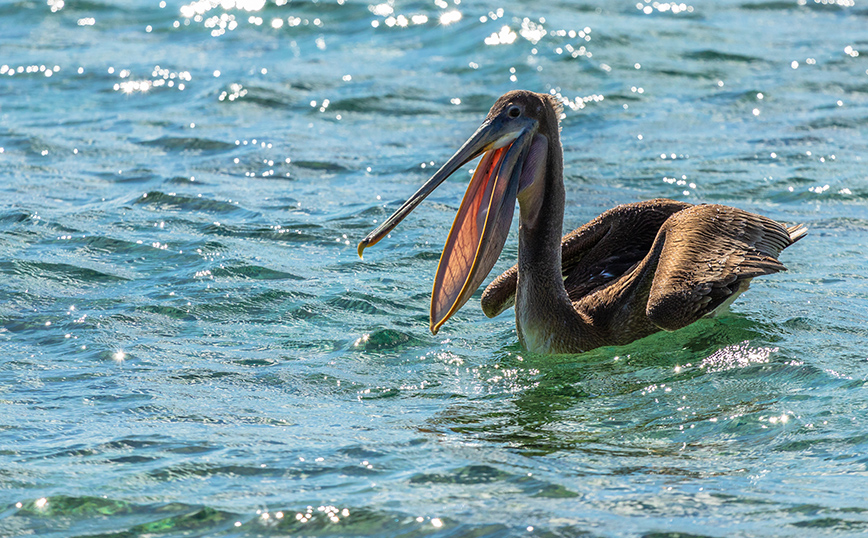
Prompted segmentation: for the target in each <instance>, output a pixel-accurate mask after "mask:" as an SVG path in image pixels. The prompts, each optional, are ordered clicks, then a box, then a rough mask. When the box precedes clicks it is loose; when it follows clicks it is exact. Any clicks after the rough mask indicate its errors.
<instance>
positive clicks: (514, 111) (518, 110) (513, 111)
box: [506, 105, 521, 118]
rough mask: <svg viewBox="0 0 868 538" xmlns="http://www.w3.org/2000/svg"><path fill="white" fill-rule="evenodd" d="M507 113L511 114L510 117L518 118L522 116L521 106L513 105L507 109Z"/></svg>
mask: <svg viewBox="0 0 868 538" xmlns="http://www.w3.org/2000/svg"><path fill="white" fill-rule="evenodd" d="M506 115H507V116H509V117H510V118H517V117H519V116H521V108H519V107H518V105H512V106H511V107H509V109H508V110H507V111H506Z"/></svg>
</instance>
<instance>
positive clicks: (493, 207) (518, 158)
mask: <svg viewBox="0 0 868 538" xmlns="http://www.w3.org/2000/svg"><path fill="white" fill-rule="evenodd" d="M545 143H546V140H545V137H543V136H540V135H536V122H531V121H525V122H521V121H515V120H513V121H509V120H507V119H505V118H502V117H500V116H496V117H494V118H489V119H488V120H486V121H485V123H483V124H482V125H481V126H480V127H479V129H477V130H476V132H475V133H474V134H473V136H471V137H470V139H468V140H467V142H465V143H464V145H462V146H461V148H460V149H459V150H458V151H457V152H456V153H455V155H453V156H452V157H451V158H450V159H449V160H448V161H447V162H446V164H444V165H443V166H442V167H441V168H440V169H439V170H438V171H437V172H436V173H435V174H434V175H433V176H431V179H429V180H428V181H427V182H426V183H425V184H424V185H423V186H422V187H421V188H420V189H419V190H418V191H416V193H415V194H414V195H413V196H412V197H411V198H410V199H409V200H407V201H406V202H405V203H404V205H402V206H401V207H400V208H399V209H398V210H397V211H396V212H395V213H394V214H393V215H392V216H391V217H389V218H388V219H386V221H385V222H383V224H381V225H380V226H379V227H378V228H377V229H376V230H374V231H373V232H371V233H370V234H368V235H367V236H366V237H365V238H364V239H363V240H362V241H361V242H360V243H359V256H361V255H362V251H363V250H364V249H365V248H366V247H368V246H370V245H373V244H375V243H377V242H378V241H379V240H380V239H382V238H383V237H385V236H386V235H387V234H388V233H389V232H390V231H392V229H393V228H394V227H395V226H397V225H398V223H399V222H401V220H403V219H404V217H406V216H407V215H408V214H409V213H410V212H411V211H413V209H415V208H416V207H417V206H418V205H419V204H420V203H421V202H422V200H424V199H425V197H426V196H428V195H429V194H431V192H433V191H434V189H436V188H437V187H438V186H439V185H440V184H441V183H442V182H443V181H444V180H445V179H446V178H447V177H449V176H450V175H452V174H453V173H454V172H455V171H456V170H458V169H459V168H461V166H463V165H464V164H466V163H467V162H468V161H470V160H472V159H474V158H475V157H477V156H479V155H480V154H484V155H483V157H482V159H481V160H480V161H479V165H478V166H477V167H476V171H475V172H474V173H473V177H472V178H471V180H470V185H469V186H468V187H467V192H466V193H465V194H464V200H463V201H462V202H461V206H460V207H459V209H458V214H457V215H456V216H455V221H454V222H453V224H452V229H451V230H449V236H448V238H447V239H446V245H445V246H444V247H443V254H442V255H441V256H440V263H439V265H438V266H437V275H436V276H435V277H434V289H433V292H432V295H431V332H432V333H433V334H437V331H438V330H439V329H440V327H441V326H442V325H443V323H445V322H446V320H447V319H449V317H450V316H452V314H454V313H455V312H456V311H458V309H459V308H461V307H462V306H463V305H464V304H465V303H466V302H467V300H468V299H470V297H471V296H472V295H473V292H475V291H476V289H477V288H479V285H480V284H481V283H482V281H483V280H484V279H485V277H486V276H488V273H489V272H490V271H491V268H492V267H493V266H494V263H495V262H496V261H497V258H498V256H499V255H500V252H501V250H502V249H503V245H504V243H505V242H506V237H507V235H508V233H509V227H510V225H511V224H512V215H513V213H514V212H515V200H516V196H517V194H518V191H519V188H520V185H521V188H523V187H525V186H526V183H527V182H528V181H529V180H528V179H527V178H532V177H537V176H538V173H537V172H538V168H539V167H540V166H544V164H541V163H542V161H544V159H540V158H538V157H537V156H536V155H535V158H533V159H531V161H533V166H532V168H534V170H525V171H524V172H523V166H522V163H523V162H524V161H525V160H526V158H527V156H528V153H529V152H530V151H532V149H531V148H532V146H533V153H534V154H539V152H540V151H539V150H540V149H542V153H543V154H545V149H544V148H545V146H544V145H542V146H541V144H545ZM531 181H532V179H531Z"/></svg>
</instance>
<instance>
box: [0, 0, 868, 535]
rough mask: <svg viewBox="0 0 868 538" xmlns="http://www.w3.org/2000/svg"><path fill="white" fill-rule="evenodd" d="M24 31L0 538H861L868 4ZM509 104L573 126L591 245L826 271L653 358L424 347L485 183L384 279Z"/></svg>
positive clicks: (576, 220)
mask: <svg viewBox="0 0 868 538" xmlns="http://www.w3.org/2000/svg"><path fill="white" fill-rule="evenodd" d="M0 20H2V28H3V31H2V32H0V163H2V177H3V180H2V181H0V272H2V279H0V405H2V407H0V535H2V536H26V535H37V536H43V537H52V536H57V537H60V536H64V537H66V536H159V537H170V536H287V535H290V536H383V537H385V536H405V537H410V536H477V537H481V536H492V537H495V536H496V537H500V536H684V535H692V536H715V537H723V536H727V537H730V536H742V537H746V536H824V535H828V536H833V535H834V536H851V535H852V536H855V535H861V534H863V533H866V532H868V503H866V502H865V499H866V498H868V486H866V484H868V481H866V474H868V472H866V471H868V458H866V456H865V454H866V452H868V424H866V416H868V415H866V410H868V386H866V379H868V362H866V360H868V352H866V350H865V342H866V337H868V329H866V324H865V322H866V312H868V282H866V269H865V267H866V261H868V259H866V254H865V245H866V244H868V209H866V202H868V174H866V167H865V162H864V159H866V158H868V137H866V132H868V131H866V129H865V125H866V118H868V59H866V58H868V39H866V33H865V28H866V24H868V9H866V6H865V5H864V4H863V3H862V2H860V1H857V2H851V1H843V0H841V1H838V2H835V1H823V2H815V1H813V0H797V1H780V2H750V1H742V2H737V1H718V2H703V3H699V4H676V3H658V2H654V3H649V2H644V1H640V2H638V3H637V2H632V3H631V2H593V1H587V2H561V3H557V4H543V3H539V2H519V1H504V2H501V3H493V2H470V1H468V0H465V1H464V2H460V3H459V2H458V1H457V0H449V1H448V2H447V1H443V0H436V1H434V2H419V1H406V2H405V1H401V0H396V1H394V2H386V3H382V4H369V3H367V2H356V1H353V0H340V1H335V0H320V1H318V2H317V1H310V2H306V1H298V0H293V1H289V2H286V1H283V0H280V1H277V2H274V1H271V0H269V1H267V2H266V1H262V0H260V1H256V0H249V1H241V0H238V1H235V2H233V1H231V0H229V1H226V2H222V3H219V2H216V1H213V2H212V1H209V0H201V1H198V2H194V3H187V4H185V3H181V2H178V1H173V0H167V1H166V2H159V1H150V0H148V1H139V2H134V1H123V0H119V1H115V2H102V1H91V2H72V1H69V2H63V1H62V0H48V1H47V2H44V1H33V2H28V1H18V2H3V3H0ZM863 51H864V52H865V53H864V54H860V52H863ZM515 88H526V89H532V90H536V91H544V92H552V93H555V94H557V95H559V96H560V97H561V98H562V99H563V100H565V101H568V106H567V108H566V118H565V119H564V121H563V132H562V139H563V143H564V147H565V151H566V158H565V165H566V170H565V182H566V190H567V208H566V218H565V221H566V222H565V225H566V226H567V228H568V229H572V228H574V227H576V226H579V225H581V224H583V223H584V222H586V221H588V220H590V219H591V218H593V217H594V216H596V215H597V214H599V213H600V212H602V211H604V210H606V209H608V208H610V207H613V206H614V205H617V204H619V203H625V202H633V201H638V200H643V199H650V198H654V197H670V198H675V199H679V200H685V201H688V202H694V203H700V202H714V203H723V204H730V205H735V206H738V207H741V208H743V209H746V210H750V211H755V212H759V213H762V214H764V215H767V216H769V217H772V218H774V219H776V220H779V221H781V222H785V223H788V224H794V223H798V222H802V223H805V224H806V225H807V226H808V227H809V228H810V235H809V236H808V237H807V238H806V239H804V240H803V241H801V242H800V243H798V244H797V245H795V246H793V247H792V248H790V249H788V250H787V251H786V252H784V253H783V255H782V261H783V262H784V263H785V264H786V265H787V266H788V268H789V271H788V272H785V273H780V274H777V275H773V276H771V277H767V278H763V279H759V280H757V281H755V282H754V284H753V286H752V288H751V290H750V291H749V292H748V293H747V294H746V295H744V296H743V297H742V298H741V299H740V300H739V301H738V302H736V304H735V305H733V307H732V312H731V313H730V314H729V315H727V316H724V317H721V318H718V319H714V320H704V321H702V322H700V323H697V324H695V325H694V326H692V327H690V328H688V329H685V330H682V331H678V332H675V333H670V334H660V335H655V336H652V337H650V338H647V339H644V340H642V341H640V342H636V343H634V344H631V345H629V346H625V347H618V348H602V349H598V350H595V351H593V352H590V353H586V354H583V355H576V356H559V357H546V356H537V355H532V354H527V353H524V352H523V351H522V350H521V349H520V347H519V346H518V345H517V337H516V334H515V328H514V321H513V318H512V312H511V311H510V312H508V313H505V314H503V315H501V316H500V317H498V318H496V319H494V320H488V319H486V318H485V317H484V316H483V314H482V313H481V310H480V308H479V306H478V301H476V300H474V301H471V302H470V303H468V305H467V306H466V307H465V308H464V309H463V310H461V312H459V313H458V314H457V315H456V316H455V317H454V318H453V319H451V320H450V321H449V322H448V323H447V324H446V326H445V327H444V328H443V329H442V331H441V332H440V333H439V334H438V335H437V336H436V337H435V336H431V335H430V333H429V332H428V331H427V324H428V323H427V312H428V300H429V293H430V283H431V280H432V277H433V274H434V271H435V269H436V264H437V259H438V257H439V253H440V249H441V248H442V244H443V241H444V239H445V237H446V233H447V231H448V228H449V226H450V225H451V223H452V218H453V215H454V212H455V210H456V208H457V206H458V204H459V201H460V199H461V195H462V193H463V190H464V187H465V185H466V180H467V178H469V174H468V175H465V173H464V172H461V173H459V174H456V175H455V177H453V178H451V179H450V180H449V181H447V182H446V183H445V184H444V185H443V186H442V187H441V188H440V189H439V190H438V191H437V192H436V193H435V194H434V195H432V196H431V197H430V198H429V201H428V202H426V203H425V204H423V205H422V206H421V207H420V208H419V209H418V210H417V211H416V212H415V213H414V214H413V215H412V216H411V217H409V218H408V219H407V220H405V221H404V223H402V224H401V226H400V228H398V229H397V230H396V231H395V232H394V233H393V234H392V236H391V238H390V239H388V240H385V241H383V242H382V243H380V244H379V245H377V246H376V247H375V248H372V249H369V250H368V251H367V252H366V256H365V259H364V261H362V260H359V259H358V257H357V256H356V243H357V242H358V240H359V239H361V237H363V236H364V234H365V233H367V232H368V231H369V230H370V229H372V228H373V227H374V226H376V223H377V222H378V221H382V219H383V218H385V217H387V216H388V215H389V214H390V213H391V212H392V211H394V210H395V209H396V208H397V207H398V205H399V204H400V203H401V202H402V201H403V200H405V199H406V197H407V196H408V195H409V194H411V193H412V192H413V191H414V190H415V189H416V188H417V187H418V186H419V185H420V184H421V183H422V182H423V181H424V180H425V179H426V178H427V177H428V175H429V174H430V173H431V172H432V171H433V170H434V169H436V167H437V166H439V165H440V164H442V163H443V162H444V161H445V159H446V158H448V157H449V156H450V155H451V154H452V152H453V151H454V150H455V149H456V148H457V147H458V146H459V145H460V144H461V143H462V142H463V141H464V140H465V138H466V137H467V136H468V135H469V134H471V133H472V132H473V130H474V129H475V128H476V127H477V126H478V124H479V122H480V121H481V119H482V118H483V117H484V115H485V113H486V112H487V110H488V108H489V106H490V105H491V104H492V103H493V102H494V100H495V99H496V98H497V97H498V96H499V95H500V94H501V93H503V92H505V91H508V90H510V89H515ZM512 233H513V236H512V239H511V240H510V241H509V242H508V244H507V247H506V249H505V251H504V255H503V259H502V260H501V261H500V262H499V264H498V266H497V267H496V269H505V268H506V267H508V266H509V265H511V264H512V263H513V261H514V258H515V254H516V241H515V230H513V232H512ZM667 533H671V534H667ZM677 533H681V534H677Z"/></svg>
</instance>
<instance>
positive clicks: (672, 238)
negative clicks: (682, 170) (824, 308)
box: [643, 205, 807, 330]
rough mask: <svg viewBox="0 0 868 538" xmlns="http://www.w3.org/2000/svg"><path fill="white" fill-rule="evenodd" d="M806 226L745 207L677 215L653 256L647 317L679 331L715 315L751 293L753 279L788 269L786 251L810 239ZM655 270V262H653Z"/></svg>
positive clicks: (696, 209)
mask: <svg viewBox="0 0 868 538" xmlns="http://www.w3.org/2000/svg"><path fill="white" fill-rule="evenodd" d="M805 233H807V230H806V229H805V228H803V227H801V226H794V227H791V228H784V227H783V226H782V225H780V224H778V223H777V222H775V221H773V220H771V219H769V218H766V217H763V216H760V215H755V214H752V213H748V212H746V211H742V210H740V209H735V208H732V207H727V206H720V205H699V206H694V207H691V208H688V209H685V210H684V211H681V212H679V213H677V214H675V215H673V216H672V217H671V218H670V219H669V220H667V221H666V223H665V224H664V225H663V227H662V228H661V230H660V233H659V235H658V238H657V240H656V241H655V245H654V247H653V248H652V252H651V253H650V254H649V256H650V257H652V258H653V257H654V256H656V257H657V260H656V262H657V263H656V270H654V271H653V273H652V272H647V273H646V274H645V275H644V276H643V278H644V279H653V281H652V282H651V286H650V291H649V294H648V302H647V307H646V314H647V316H648V319H649V320H650V321H651V322H652V323H654V324H655V325H656V326H658V327H660V328H662V329H666V330H675V329H680V328H681V327H685V326H687V325H689V324H691V323H693V322H694V321H696V320H698V319H699V318H701V317H703V316H705V315H707V314H710V313H712V312H713V311H714V310H715V309H717V308H718V307H720V306H721V305H723V304H724V303H725V302H727V301H728V300H730V301H731V300H732V299H734V296H735V295H737V294H739V293H740V292H742V291H744V290H745V289H747V284H748V282H749V281H750V279H752V278H754V277H757V276H761V275H767V274H771V273H776V272H778V271H783V270H785V269H786V268H785V267H784V265H783V264H782V263H781V262H779V261H778V260H777V257H778V255H779V254H780V252H781V251H782V250H783V249H785V248H786V247H788V246H790V245H791V244H793V243H794V242H796V241H798V240H799V239H801V238H802V237H804V235H805ZM649 262H651V264H649V268H650V267H651V265H655V264H653V260H652V259H649Z"/></svg>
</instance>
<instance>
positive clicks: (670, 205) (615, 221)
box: [482, 199, 691, 317]
mask: <svg viewBox="0 0 868 538" xmlns="http://www.w3.org/2000/svg"><path fill="white" fill-rule="evenodd" d="M688 207H691V204H688V203H685V202H677V201H675V200H666V199H657V200H649V201H646V202H638V203H633V204H623V205H619V206H617V207H615V208H612V209H610V210H608V211H606V212H605V213H603V214H601V215H600V216H599V217H597V218H595V219H594V220H592V221H591V222H589V223H587V224H585V225H584V226H582V227H580V228H577V229H576V230H573V231H572V232H570V233H569V234H567V235H565V236H564V237H563V239H562V241H561V267H562V271H563V276H564V286H565V287H566V290H567V294H568V295H569V297H570V300H571V301H574V302H575V301H579V300H581V299H582V298H584V297H586V296H588V295H589V294H591V293H593V292H594V291H595V290H598V289H600V288H601V287H602V286H605V285H606V284H609V283H610V282H612V281H614V280H616V279H618V278H620V277H621V276H623V275H624V274H625V273H626V272H627V271H629V270H630V269H631V268H633V267H634V266H636V264H637V263H639V262H640V261H642V260H643V259H644V258H645V256H646V255H647V254H648V251H649V250H650V249H651V245H652V244H653V243H654V239H655V237H656V236H657V232H658V231H659V229H660V227H661V226H662V225H663V223H664V222H666V220H667V219H668V218H669V217H670V216H671V215H673V214H674V213H677V212H679V211H681V210H683V209H685V208H688ZM517 277H518V266H517V265H513V266H512V267H510V268H509V269H508V270H506V271H505V272H504V273H503V274H501V275H500V276H499V277H497V278H496V279H495V280H494V281H493V282H492V283H491V284H489V285H488V287H487V288H485V292H484V293H483V294H482V310H483V311H484V312H485V315H487V316H488V317H494V316H497V315H498V314H500V313H501V312H503V311H504V310H506V309H507V308H510V307H512V306H513V305H514V304H515V289H516V282H517Z"/></svg>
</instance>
